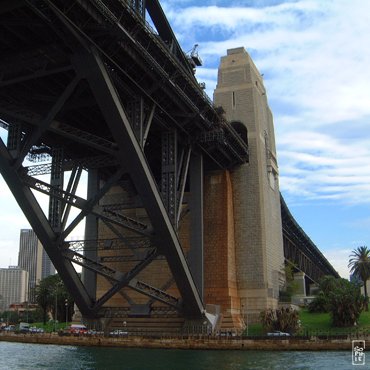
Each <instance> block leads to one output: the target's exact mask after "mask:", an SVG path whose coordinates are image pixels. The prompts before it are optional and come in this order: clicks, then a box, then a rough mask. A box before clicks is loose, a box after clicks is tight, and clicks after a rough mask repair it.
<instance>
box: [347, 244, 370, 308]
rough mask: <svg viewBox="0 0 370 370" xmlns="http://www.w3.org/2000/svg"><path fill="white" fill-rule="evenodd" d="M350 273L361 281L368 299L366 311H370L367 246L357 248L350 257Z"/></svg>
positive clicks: (369, 253)
mask: <svg viewBox="0 0 370 370" xmlns="http://www.w3.org/2000/svg"><path fill="white" fill-rule="evenodd" d="M349 257H350V259H349V263H348V267H349V268H350V272H351V273H352V274H353V275H355V276H357V277H358V278H359V279H361V281H362V283H363V286H364V293H365V298H366V306H365V307H366V311H369V306H368V294H367V286H366V281H367V280H368V279H369V278H370V250H369V248H368V247H366V246H361V247H357V248H356V249H354V250H353V251H352V253H351V255H350V256H349Z"/></svg>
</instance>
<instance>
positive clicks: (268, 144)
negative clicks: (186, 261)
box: [214, 48, 284, 322]
mask: <svg viewBox="0 0 370 370" xmlns="http://www.w3.org/2000/svg"><path fill="white" fill-rule="evenodd" d="M214 103H215V105H216V106H221V107H222V108H223V109H224V111H225V118H226V119H227V120H228V121H230V122H232V124H233V126H234V128H235V129H236V130H237V131H238V132H239V133H240V135H241V136H242V137H244V139H246V140H248V145H249V151H250V153H249V157H250V160H249V163H247V164H244V165H242V166H239V167H238V168H236V169H235V170H233V171H231V173H230V179H231V186H232V201H233V216H234V217H233V219H234V225H233V226H234V230H233V231H234V241H233V242H234V243H235V269H236V286H237V295H238V297H239V299H240V306H241V307H240V308H241V312H242V316H243V317H244V320H245V321H248V320H249V321H250V322H251V321H255V320H256V319H257V317H258V314H259V312H260V311H262V310H263V309H266V308H275V307H277V304H278V298H279V289H280V288H281V286H282V285H283V284H284V274H283V264H284V251H283V238H282V224H281V209H280V192H279V179H278V166H277V159H276V146H275V135H274V126H273V119H272V114H271V111H270V109H269V107H268V103H267V97H266V90H265V88H264V85H263V79H262V76H261V74H260V73H259V72H258V70H257V68H256V66H255V65H254V63H253V61H252V59H251V57H250V56H249V55H248V53H247V52H246V50H245V49H244V48H236V49H230V50H228V51H227V56H225V57H222V58H221V63H220V67H219V71H218V82H217V87H216V89H215V92H214Z"/></svg>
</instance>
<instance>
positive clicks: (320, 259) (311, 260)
mask: <svg viewBox="0 0 370 370" xmlns="http://www.w3.org/2000/svg"><path fill="white" fill-rule="evenodd" d="M280 204H281V218H282V226H283V243H284V256H285V259H286V260H288V261H289V262H291V263H293V264H294V265H295V266H296V268H298V269H299V270H301V271H303V272H304V273H305V274H306V275H307V277H308V278H310V279H311V280H312V281H315V282H318V281H319V280H320V278H321V277H323V276H325V275H332V276H334V277H339V274H338V273H337V271H335V269H334V268H333V266H332V265H331V264H330V263H329V261H328V260H327V259H326V258H325V256H324V255H323V254H322V253H321V252H320V250H319V249H318V248H317V247H316V245H315V244H314V243H313V242H312V240H311V239H310V238H309V237H308V236H307V234H306V233H305V232H304V231H303V230H302V228H301V227H300V226H299V225H298V223H297V222H296V221H295V219H294V217H293V216H292V214H291V213H290V211H289V209H288V207H287V205H286V203H285V201H284V199H283V197H282V196H281V195H280Z"/></svg>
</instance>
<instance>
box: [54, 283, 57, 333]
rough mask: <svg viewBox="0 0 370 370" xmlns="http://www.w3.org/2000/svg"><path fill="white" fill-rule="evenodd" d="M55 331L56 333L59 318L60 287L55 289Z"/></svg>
mask: <svg viewBox="0 0 370 370" xmlns="http://www.w3.org/2000/svg"><path fill="white" fill-rule="evenodd" d="M54 314H55V317H54V331H56V325H57V317H58V287H56V288H55V310H54Z"/></svg>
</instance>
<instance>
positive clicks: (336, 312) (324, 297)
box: [309, 276, 366, 327]
mask: <svg viewBox="0 0 370 370" xmlns="http://www.w3.org/2000/svg"><path fill="white" fill-rule="evenodd" d="M319 288H320V293H319V294H318V296H317V297H316V298H315V300H314V301H313V302H312V303H311V304H310V306H309V310H310V311H311V312H315V311H316V312H318V311H326V312H329V313H330V316H331V318H332V324H333V326H335V327H346V326H353V325H355V324H356V323H357V321H358V318H359V317H360V314H361V312H362V310H363V309H364V307H365V302H366V298H365V297H364V296H363V295H362V294H361V290H360V286H359V284H357V283H354V282H350V281H348V280H346V279H342V278H339V279H338V278H335V277H334V276H325V277H324V278H323V279H321V281H320V283H319Z"/></svg>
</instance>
